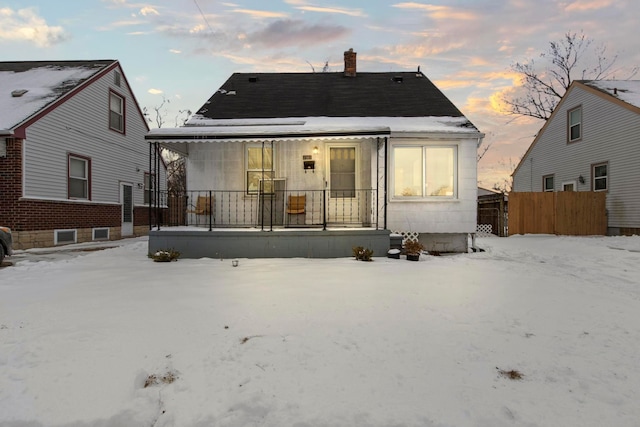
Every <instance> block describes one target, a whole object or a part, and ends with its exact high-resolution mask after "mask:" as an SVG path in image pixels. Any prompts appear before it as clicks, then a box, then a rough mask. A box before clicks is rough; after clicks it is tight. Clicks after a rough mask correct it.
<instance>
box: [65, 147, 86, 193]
mask: <svg viewBox="0 0 640 427" xmlns="http://www.w3.org/2000/svg"><path fill="white" fill-rule="evenodd" d="M68 163H69V176H68V184H67V185H68V188H69V190H68V192H69V198H70V199H85V200H88V199H89V198H90V193H89V190H90V188H91V182H90V176H91V160H90V159H88V158H86V157H81V156H76V155H71V154H69V161H68Z"/></svg>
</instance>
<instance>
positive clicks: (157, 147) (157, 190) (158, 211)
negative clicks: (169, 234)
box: [149, 142, 162, 230]
mask: <svg viewBox="0 0 640 427" xmlns="http://www.w3.org/2000/svg"><path fill="white" fill-rule="evenodd" d="M153 152H154V155H155V156H156V167H155V171H154V172H155V175H154V177H153V178H152V177H149V181H151V182H153V181H155V182H154V184H155V187H156V188H155V189H153V190H152V191H151V194H153V195H154V196H156V197H155V200H154V201H153V203H154V205H155V206H156V223H157V224H158V230H160V223H161V222H162V221H161V220H160V216H161V215H162V208H161V207H160V144H158V143H157V142H156V143H155V144H154V149H153ZM149 203H151V200H149Z"/></svg>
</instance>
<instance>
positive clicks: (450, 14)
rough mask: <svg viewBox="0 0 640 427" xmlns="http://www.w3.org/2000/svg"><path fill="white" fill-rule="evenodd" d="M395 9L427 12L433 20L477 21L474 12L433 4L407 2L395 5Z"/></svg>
mask: <svg viewBox="0 0 640 427" xmlns="http://www.w3.org/2000/svg"><path fill="white" fill-rule="evenodd" d="M393 7H397V8H400V9H416V10H421V11H425V12H427V14H428V15H429V16H430V17H431V18H433V19H437V20H449V19H456V20H465V21H468V20H475V19H477V15H476V14H474V13H472V12H469V11H467V10H460V9H454V8H452V7H449V6H436V5H432V4H424V3H414V2H406V3H398V4H394V5H393Z"/></svg>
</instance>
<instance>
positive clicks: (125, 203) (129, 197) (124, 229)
mask: <svg viewBox="0 0 640 427" xmlns="http://www.w3.org/2000/svg"><path fill="white" fill-rule="evenodd" d="M120 205H121V206H122V225H121V228H120V234H121V235H122V236H131V235H133V185H131V184H126V183H124V182H122V183H120Z"/></svg>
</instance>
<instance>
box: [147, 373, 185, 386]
mask: <svg viewBox="0 0 640 427" xmlns="http://www.w3.org/2000/svg"><path fill="white" fill-rule="evenodd" d="M177 379H178V375H177V374H176V373H175V372H171V371H169V372H167V373H166V374H164V375H155V374H151V375H149V376H148V377H147V379H146V380H145V381H144V388H147V387H151V386H154V385H158V384H171V383H173V382H174V381H175V380H177Z"/></svg>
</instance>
